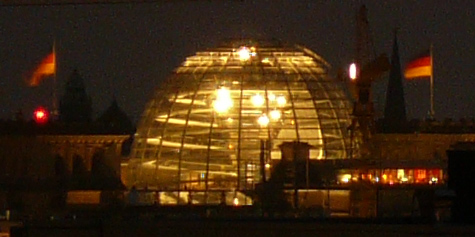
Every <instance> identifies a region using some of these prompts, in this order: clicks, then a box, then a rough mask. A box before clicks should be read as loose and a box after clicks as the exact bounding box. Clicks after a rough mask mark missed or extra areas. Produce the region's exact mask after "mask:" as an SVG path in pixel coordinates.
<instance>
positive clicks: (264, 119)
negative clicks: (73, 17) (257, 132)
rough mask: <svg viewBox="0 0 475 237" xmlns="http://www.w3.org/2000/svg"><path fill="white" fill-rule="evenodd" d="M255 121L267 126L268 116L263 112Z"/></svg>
mask: <svg viewBox="0 0 475 237" xmlns="http://www.w3.org/2000/svg"><path fill="white" fill-rule="evenodd" d="M257 122H258V123H259V125H261V127H267V125H268V124H269V118H268V117H267V115H266V114H263V115H261V117H259V119H257Z"/></svg>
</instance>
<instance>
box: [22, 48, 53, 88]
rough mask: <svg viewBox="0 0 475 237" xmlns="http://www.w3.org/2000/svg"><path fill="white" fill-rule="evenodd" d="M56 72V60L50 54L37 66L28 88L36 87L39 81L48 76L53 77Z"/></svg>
mask: <svg viewBox="0 0 475 237" xmlns="http://www.w3.org/2000/svg"><path fill="white" fill-rule="evenodd" d="M55 71H56V59H55V53H54V52H52V53H50V54H48V56H46V57H45V58H44V59H43V61H41V63H40V64H39V65H38V67H37V68H36V70H35V71H34V72H33V75H32V76H31V78H30V80H29V81H28V85H29V86H38V85H39V84H40V82H41V80H42V79H43V78H44V77H46V76H49V75H53V74H54V73H55Z"/></svg>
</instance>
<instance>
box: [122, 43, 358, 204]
mask: <svg viewBox="0 0 475 237" xmlns="http://www.w3.org/2000/svg"><path fill="white" fill-rule="evenodd" d="M328 70H329V64H328V63H327V62H326V61H325V60H324V59H322V58H321V57H320V56H318V55H317V54H315V53H314V52H312V51H310V50H309V49H307V48H304V47H300V46H293V45H283V44H281V43H279V42H254V41H243V40H239V41H232V42H229V43H226V44H223V45H221V46H220V47H217V48H214V49H211V50H207V51H201V52H198V53H196V55H194V56H191V57H188V58H187V59H186V60H185V61H184V62H183V64H182V65H181V66H180V67H178V68H176V70H175V71H174V73H173V75H172V76H170V77H169V78H168V80H167V81H166V82H165V83H163V84H162V85H161V87H160V88H159V89H158V90H157V91H156V93H155V95H154V97H153V98H152V100H151V101H150V102H149V103H148V104H147V106H146V109H145V111H144V113H143V116H142V118H141V121H140V123H139V125H138V129H137V133H136V135H135V140H134V145H133V150H132V155H131V159H130V162H129V164H128V171H129V172H128V174H127V179H128V182H127V185H128V186H129V187H130V186H132V185H135V186H136V187H137V188H145V187H146V188H148V189H157V190H173V192H176V193H175V194H170V195H169V196H170V197H172V196H177V195H178V196H180V197H182V196H183V194H180V193H186V191H185V190H194V191H202V192H203V195H202V196H203V197H202V198H198V197H196V198H193V202H198V203H203V202H204V203H213V202H217V201H219V197H211V196H212V194H211V193H212V191H213V190H214V191H216V190H233V191H239V192H240V191H245V190H252V189H254V187H255V184H257V183H259V182H261V173H260V171H262V169H261V164H265V168H266V169H269V168H270V166H271V164H272V163H273V162H272V161H275V160H279V159H281V151H280V149H279V145H280V144H282V143H283V142H292V141H299V142H305V143H308V144H309V145H311V149H310V152H309V159H310V160H319V159H348V158H351V157H356V156H357V154H358V152H357V151H356V147H357V146H356V145H352V144H356V142H355V140H356V139H353V138H350V137H351V136H350V133H349V131H348V127H349V126H350V124H351V118H350V114H351V108H352V106H351V103H350V101H349V100H348V98H347V95H346V93H344V90H343V89H342V88H341V85H340V84H339V83H338V82H336V81H335V80H333V79H332V78H330V77H329V76H328ZM353 150H355V151H353ZM262 160H263V161H264V162H262ZM195 193H199V192H195ZM198 195H200V194H198ZM164 199H166V198H164V197H161V200H162V201H163V200H164ZM172 199H173V198H172ZM184 199H186V198H184ZM178 202H180V201H178Z"/></svg>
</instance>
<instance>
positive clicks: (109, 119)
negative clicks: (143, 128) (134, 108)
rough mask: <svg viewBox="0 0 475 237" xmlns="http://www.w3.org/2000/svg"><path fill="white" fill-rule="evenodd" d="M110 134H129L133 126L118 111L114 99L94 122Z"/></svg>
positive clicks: (125, 116) (120, 111) (132, 130)
mask: <svg viewBox="0 0 475 237" xmlns="http://www.w3.org/2000/svg"><path fill="white" fill-rule="evenodd" d="M96 122H97V123H98V124H99V125H101V127H102V128H103V129H105V131H107V132H108V133H110V134H131V133H133V132H134V126H133V124H132V121H131V120H130V119H129V117H128V116H127V114H126V113H125V112H124V111H123V110H122V109H120V107H119V105H118V104H117V100H116V99H115V97H114V98H113V100H112V103H111V105H110V106H109V108H107V109H106V111H105V112H104V113H103V114H102V115H101V116H99V118H98V119H97V121H96Z"/></svg>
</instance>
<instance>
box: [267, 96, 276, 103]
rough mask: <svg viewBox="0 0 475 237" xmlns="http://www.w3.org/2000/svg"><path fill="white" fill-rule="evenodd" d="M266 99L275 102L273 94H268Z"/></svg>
mask: <svg viewBox="0 0 475 237" xmlns="http://www.w3.org/2000/svg"><path fill="white" fill-rule="evenodd" d="M267 98H269V100H270V101H274V100H275V95H274V94H269V95H268V96H267Z"/></svg>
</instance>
